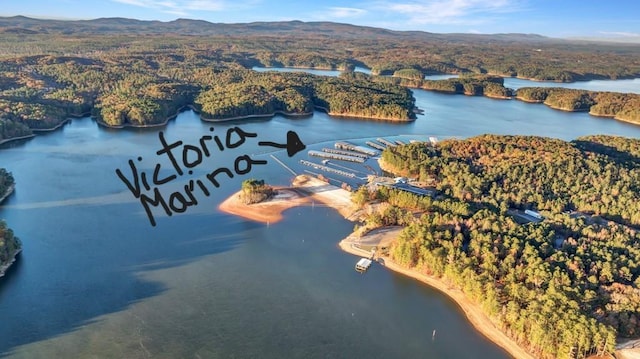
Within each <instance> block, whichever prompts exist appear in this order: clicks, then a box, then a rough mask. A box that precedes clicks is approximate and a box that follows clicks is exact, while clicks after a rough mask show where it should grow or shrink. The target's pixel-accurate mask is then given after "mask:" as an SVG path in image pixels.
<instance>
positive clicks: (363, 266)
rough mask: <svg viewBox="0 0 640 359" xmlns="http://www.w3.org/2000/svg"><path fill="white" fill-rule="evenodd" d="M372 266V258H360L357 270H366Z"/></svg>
mask: <svg viewBox="0 0 640 359" xmlns="http://www.w3.org/2000/svg"><path fill="white" fill-rule="evenodd" d="M370 266H371V259H367V258H360V260H359V261H358V263H356V271H358V272H365V271H366V270H367V269H369V267H370Z"/></svg>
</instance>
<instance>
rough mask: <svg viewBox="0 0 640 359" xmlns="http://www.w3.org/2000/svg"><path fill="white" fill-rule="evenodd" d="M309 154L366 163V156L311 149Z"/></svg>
mask: <svg viewBox="0 0 640 359" xmlns="http://www.w3.org/2000/svg"><path fill="white" fill-rule="evenodd" d="M308 154H309V156H314V157H321V158H329V159H333V160H340V161H347V162H356V163H364V161H366V158H362V157H356V156H350V155H341V154H337V153H327V152H321V151H314V150H311V151H309V152H308Z"/></svg>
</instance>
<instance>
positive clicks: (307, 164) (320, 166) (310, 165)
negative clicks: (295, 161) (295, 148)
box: [300, 160, 357, 178]
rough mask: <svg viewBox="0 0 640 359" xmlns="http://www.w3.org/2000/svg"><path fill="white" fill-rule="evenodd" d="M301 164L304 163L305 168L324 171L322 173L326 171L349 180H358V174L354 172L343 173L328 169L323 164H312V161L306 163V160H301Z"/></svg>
mask: <svg viewBox="0 0 640 359" xmlns="http://www.w3.org/2000/svg"><path fill="white" fill-rule="evenodd" d="M300 163H302V164H303V165H305V166H309V167H313V168H315V169H317V170H322V171H325V172H331V173H335V174H338V175H341V176H345V177H348V178H357V177H356V174H355V173H353V172H347V171H341V170H338V169H335V168H331V167H327V166H325V165H321V164H318V163H314V162H311V161H306V160H300Z"/></svg>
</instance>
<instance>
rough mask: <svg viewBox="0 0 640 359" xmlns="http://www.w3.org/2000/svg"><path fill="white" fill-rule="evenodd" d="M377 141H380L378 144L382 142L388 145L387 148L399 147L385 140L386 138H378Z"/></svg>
mask: <svg viewBox="0 0 640 359" xmlns="http://www.w3.org/2000/svg"><path fill="white" fill-rule="evenodd" d="M376 141H378V142H380V143H382V144H384V145H386V146H387V147H396V146H397V145H396V144H395V143H393V142H391V141H387V140H385V139H384V138H382V137H378V138H376Z"/></svg>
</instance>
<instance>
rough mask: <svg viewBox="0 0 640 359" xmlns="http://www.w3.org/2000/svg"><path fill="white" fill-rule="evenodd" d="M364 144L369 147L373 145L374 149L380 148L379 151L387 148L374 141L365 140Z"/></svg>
mask: <svg viewBox="0 0 640 359" xmlns="http://www.w3.org/2000/svg"><path fill="white" fill-rule="evenodd" d="M366 144H367V145H368V146H369V147H373V148H375V149H376V150H380V151H384V150H386V149H387V146H383V145H381V144H379V143H376V142H373V141H367V142H366Z"/></svg>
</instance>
